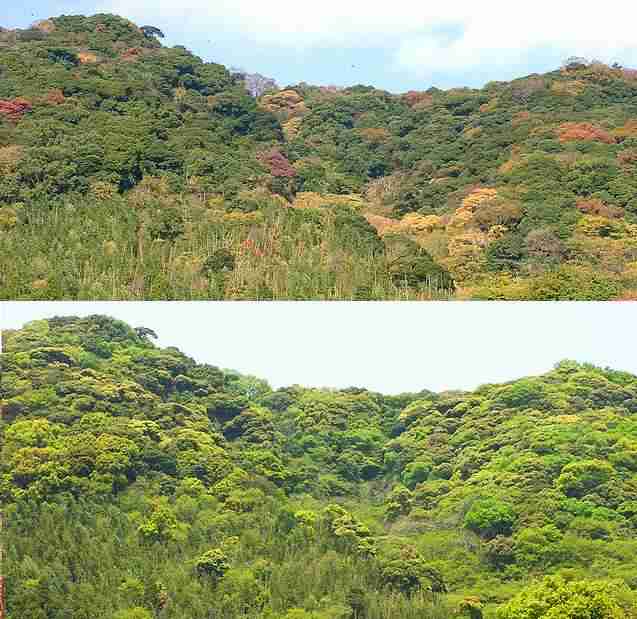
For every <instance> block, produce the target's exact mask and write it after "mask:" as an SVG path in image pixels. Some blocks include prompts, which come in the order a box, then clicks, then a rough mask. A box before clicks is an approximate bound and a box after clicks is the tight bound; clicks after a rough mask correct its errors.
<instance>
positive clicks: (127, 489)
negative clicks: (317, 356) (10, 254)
mask: <svg viewBox="0 0 637 619" xmlns="http://www.w3.org/2000/svg"><path fill="white" fill-rule="evenodd" d="M3 337H4V352H3V353H2V355H1V357H0V359H1V366H0V370H1V376H2V382H1V385H0V386H1V391H0V405H1V407H2V427H1V430H2V443H1V445H2V447H1V458H0V475H1V476H0V492H1V496H2V502H3V505H4V511H5V531H4V542H5V548H6V553H5V562H4V566H3V569H4V571H5V576H6V584H7V606H8V610H9V618H10V619H17V618H18V617H20V618H22V617H29V618H30V619H40V618H47V619H49V618H51V619H58V618H59V619H61V618H62V617H64V618H66V617H77V618H84V617H85V618H87V619H88V618H89V617H90V618H91V619H101V618H105V619H111V618H116V619H148V618H149V617H161V618H172V617H175V618H176V617H179V618H180V619H189V618H193V619H194V618H200V617H204V616H206V617H207V616H214V617H227V618H235V617H251V618H257V617H259V618H262V619H266V618H269V619H337V618H341V619H346V618H349V619H363V618H366V619H381V618H382V619H388V618H395V617H405V618H407V619H409V618H414V619H415V618H416V617H418V618H423V617H425V618H431V619H443V618H448V617H451V616H458V617H462V616H464V617H471V618H472V619H476V618H479V617H485V618H487V619H489V618H493V619H495V618H496V617H497V619H520V618H521V617H528V618H529V619H530V618H532V617H533V618H537V619H543V618H546V619H551V618H552V619H555V618H556V617H560V618H561V619H580V618H581V617H584V616H586V617H589V616H590V617H596V618H598V619H634V618H635V617H637V606H636V605H635V604H636V599H637V598H636V596H637V594H636V593H635V591H636V590H637V580H636V578H635V574H636V573H637V570H636V568H637V564H636V559H635V557H636V556H637V555H636V552H635V551H636V550H637V542H636V541H635V530H636V528H637V421H636V413H637V377H636V376H633V375H631V374H627V373H625V372H618V371H613V370H610V369H602V368H598V367H594V366H591V365H582V364H577V363H574V362H570V361H564V362H561V363H559V364H558V365H556V367H555V369H554V370H552V371H551V372H549V373H547V374H545V375H543V376H538V377H530V378H524V379H520V380H516V381H512V382H510V383H506V384H491V385H484V386H482V387H480V388H479V389H477V390H475V391H474V392H467V393H460V392H446V393H432V392H429V391H422V392H420V393H414V394H404V395H400V396H384V395H382V394H379V393H373V392H369V391H366V390H365V389H360V388H350V389H346V390H341V391H330V390H319V389H306V388H303V387H301V386H294V387H289V388H285V389H279V390H276V391H273V390H272V389H270V388H269V386H268V385H267V383H265V382H264V381H262V380H259V379H258V378H254V377H249V376H242V375H240V374H238V373H236V372H232V371H221V370H219V369H218V368H216V367H213V366H210V365H203V364H198V363H196V362H195V361H194V360H192V359H190V358H188V357H187V356H185V355H184V354H182V353H181V352H179V351H178V350H177V349H175V348H167V349H160V348H157V347H156V346H155V345H154V344H153V343H152V339H153V337H154V334H153V333H152V332H151V331H149V330H146V329H136V330H133V329H131V328H130V327H128V326H127V325H126V324H124V323H122V322H119V321H116V320H113V319H110V318H107V317H104V316H93V317H90V318H82V319H80V318H73V317H60V318H55V319H51V320H48V321H36V322H32V323H30V324H28V325H26V326H25V327H24V328H23V329H21V330H18V331H7V332H5V333H4V336H3ZM425 380H426V377H423V381H425ZM531 609H533V610H531ZM551 609H552V610H551ZM551 613H552V614H551ZM555 613H557V614H555Z"/></svg>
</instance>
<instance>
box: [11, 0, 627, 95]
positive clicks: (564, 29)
mask: <svg viewBox="0 0 637 619" xmlns="http://www.w3.org/2000/svg"><path fill="white" fill-rule="evenodd" d="M1 5H2V6H0V25H4V26H10V27H16V26H18V27H25V26H27V25H28V24H29V23H30V22H32V21H33V20H35V19H40V18H45V17H49V16H53V15H59V14H62V13H66V14H75V13H82V14H87V15H88V14H93V13H96V12H114V13H118V14H120V15H123V16H125V17H128V18H130V19H132V20H133V21H135V22H136V23H138V24H139V25H146V24H149V25H155V26H158V27H160V28H161V29H162V30H164V31H165V32H166V34H167V39H166V43H167V44H168V45H185V46H186V47H188V48H189V49H191V50H192V51H194V52H195V53H196V54H198V55H200V56H201V57H203V58H204V59H205V60H213V61H216V62H220V63H222V64H225V65H227V66H240V67H243V68H245V69H247V70H249V71H252V72H260V73H263V74H266V75H268V76H271V77H274V78H275V79H277V81H278V82H279V83H280V84H281V85H286V84H296V83H298V82H300V81H307V82H310V83H315V84H336V85H351V84H357V83H364V84H371V85H374V86H377V87H379V88H385V89H387V90H391V91H394V92H404V91H406V90H409V89H419V90H424V89H426V88H428V87H429V86H431V85H435V86H438V87H440V88H448V87H453V86H463V85H470V86H479V85H482V84H484V83H485V82H487V81H490V80H504V79H510V78H512V77H519V76H522V75H525V74H529V73H533V72H543V71H546V70H550V69H554V68H556V67H557V66H559V64H560V62H561V61H562V60H564V59H565V58H566V57H568V56H571V55H579V56H586V57H595V58H598V59H600V60H602V61H605V62H613V61H619V62H620V63H622V64H624V65H626V66H631V65H637V43H636V41H637V39H636V38H635V23H637V3H631V2H629V1H628V0H607V1H606V2H596V3H592V2H591V3H586V2H582V1H581V0H578V1H577V2H576V1H574V0H561V1H559V2H555V1H554V0H535V1H534V2H511V1H506V2H505V1H504V0H483V1H482V2H476V1H475V0H454V1H453V2H443V1H440V0H438V1H435V2H426V1H421V2H417V1H415V0H393V1H392V2H369V1H368V0H346V1H343V0H321V1H319V2H303V1H299V0H277V1H270V2H264V1H263V0H30V1H29V0H23V1H22V2H11V1H4V2H2V3H1Z"/></svg>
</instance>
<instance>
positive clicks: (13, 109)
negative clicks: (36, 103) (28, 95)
mask: <svg viewBox="0 0 637 619" xmlns="http://www.w3.org/2000/svg"><path fill="white" fill-rule="evenodd" d="M32 109H33V104H32V103H31V101H29V100H28V99H23V98H22V97H18V98H16V99H11V100H6V99H0V115H1V116H4V117H5V118H8V119H9V120H10V121H12V122H17V121H18V120H20V118H22V116H24V114H26V113H27V112H30V111H31V110H32Z"/></svg>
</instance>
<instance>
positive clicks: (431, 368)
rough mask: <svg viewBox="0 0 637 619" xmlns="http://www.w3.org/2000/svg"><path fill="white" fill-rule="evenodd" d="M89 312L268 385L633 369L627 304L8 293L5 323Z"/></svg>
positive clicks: (636, 360) (406, 386)
mask: <svg viewBox="0 0 637 619" xmlns="http://www.w3.org/2000/svg"><path fill="white" fill-rule="evenodd" d="M96 313H98V314H106V315H109V316H113V317H115V318H119V319H121V320H124V321H126V322H127V323H129V324H130V325H131V326H133V327H138V326H145V327H149V328H151V329H153V330H155V331H156V332H157V334H158V335H159V340H158V344H159V345H161V346H176V347H178V348H179V349H181V350H182V351H184V352H185V353H186V354H188V355H190V356H191V357H193V358H194V359H196V360H197V361H199V362H206V363H210V364H213V365H217V366H219V367H222V368H232V369H236V370H238V371H240V372H243V373H246V374H254V375H256V376H259V377H260V378H265V379H267V380H268V381H269V382H270V384H271V385H272V386H274V387H281V386H286V385H290V384H300V385H304V386H316V387H335V388H339V387H348V386H358V387H366V388H368V389H371V390H375V391H380V392H382V393H388V394H389V393H400V392H405V391H419V390H421V389H432V390H435V391H440V390H444V389H473V388H475V387H476V386H478V385H480V384H483V383H487V382H500V381H505V380H510V379H513V378H519V377H521V376H526V375H531V374H540V373H542V372H545V371H547V370H549V369H550V368H551V367H552V366H553V365H554V364H555V363H556V362H557V361H560V360H562V359H567V358H568V359H575V360H578V361H588V362H591V363H595V364H596V365H601V366H610V367H613V368H615V369H619V370H628V371H630V372H633V373H635V374H637V355H635V350H637V335H636V333H637V331H636V329H635V323H636V318H637V305H636V304H634V303H506V302H494V303H477V302H458V303H431V302H425V303H422V302H421V303H332V302H317V303H293V302H291V303H237V302H234V303H233V302H226V303H185V302H175V303H159V302H153V303H149V302H147V303H127V302H114V303H66V302H57V303H46V302H21V303H17V302H3V303H2V304H0V325H2V326H3V327H4V328H17V327H20V326H21V325H23V324H24V323H25V322H28V321H31V320H35V319H41V318H47V317H52V316H56V315H57V316H61V315H75V316H87V315H90V314H96Z"/></svg>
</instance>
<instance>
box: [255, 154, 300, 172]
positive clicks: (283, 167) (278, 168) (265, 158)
mask: <svg viewBox="0 0 637 619" xmlns="http://www.w3.org/2000/svg"><path fill="white" fill-rule="evenodd" d="M259 159H260V160H261V162H262V163H263V164H265V165H266V166H267V167H268V168H269V170H270V174H272V176H276V177H285V178H292V177H294V176H296V170H295V169H294V167H292V164H291V163H290V162H289V161H288V159H287V157H286V156H285V155H284V154H283V153H282V152H281V151H280V150H278V149H277V148H272V149H270V150H269V151H267V152H266V153H263V154H262V155H261V156H260V157H259Z"/></svg>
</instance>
